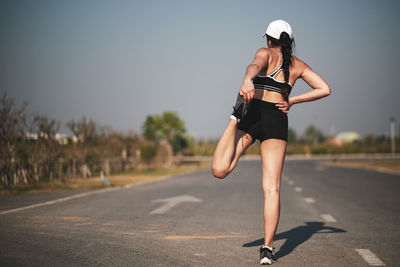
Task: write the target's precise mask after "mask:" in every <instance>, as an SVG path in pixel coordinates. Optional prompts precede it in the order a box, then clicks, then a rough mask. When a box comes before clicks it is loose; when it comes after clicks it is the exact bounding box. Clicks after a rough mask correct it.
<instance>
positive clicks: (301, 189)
mask: <svg viewBox="0 0 400 267" xmlns="http://www.w3.org/2000/svg"><path fill="white" fill-rule="evenodd" d="M294 191H296V192H301V191H303V188H301V187H295V188H294Z"/></svg>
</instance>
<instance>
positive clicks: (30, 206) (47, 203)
mask: <svg viewBox="0 0 400 267" xmlns="http://www.w3.org/2000/svg"><path fill="white" fill-rule="evenodd" d="M117 189H121V188H119V187H114V188H106V189H101V190H95V191H90V192H86V193H81V194H76V195H73V196H69V197H63V198H59V199H55V200H50V201H46V202H42V203H38V204H32V205H29V206H25V207H21V208H16V209H12V210H5V211H1V212H0V215H2V214H8V213H13V212H17V211H21V210H27V209H33V208H37V207H43V206H48V205H52V204H56V203H60V202H64V201H68V200H71V199H76V198H82V197H87V196H90V195H97V194H102V193H106V192H110V191H114V190H117Z"/></svg>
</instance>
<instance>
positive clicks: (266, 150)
mask: <svg viewBox="0 0 400 267" xmlns="http://www.w3.org/2000/svg"><path fill="white" fill-rule="evenodd" d="M285 152H286V141H283V140H279V139H267V140H264V141H263V142H262V143H261V161H262V171H263V175H262V188H263V192H264V245H265V246H269V247H272V243H273V240H274V236H275V232H276V229H277V227H278V222H279V215H280V196H279V194H280V184H281V174H282V168H283V162H284V160H285Z"/></svg>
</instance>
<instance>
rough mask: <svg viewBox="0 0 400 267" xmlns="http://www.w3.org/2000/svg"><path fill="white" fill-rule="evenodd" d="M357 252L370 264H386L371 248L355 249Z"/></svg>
mask: <svg viewBox="0 0 400 267" xmlns="http://www.w3.org/2000/svg"><path fill="white" fill-rule="evenodd" d="M355 251H357V253H358V254H359V255H360V256H361V258H363V259H364V260H365V261H366V262H367V263H368V264H369V265H370V266H385V264H384V263H383V262H382V261H381V260H380V259H379V258H378V257H377V256H376V255H375V254H374V253H373V252H372V251H371V250H369V249H362V248H359V249H355Z"/></svg>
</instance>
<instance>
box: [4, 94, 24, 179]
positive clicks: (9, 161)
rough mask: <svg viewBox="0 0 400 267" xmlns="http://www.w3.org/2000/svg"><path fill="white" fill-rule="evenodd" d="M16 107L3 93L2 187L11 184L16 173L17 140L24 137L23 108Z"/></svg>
mask: <svg viewBox="0 0 400 267" xmlns="http://www.w3.org/2000/svg"><path fill="white" fill-rule="evenodd" d="M26 106H27V104H26V103H24V104H23V105H22V106H21V107H16V106H15V104H14V100H13V99H9V98H8V97H7V94H4V95H3V96H2V97H1V99H0V181H1V186H2V187H7V186H9V185H10V184H11V181H12V180H11V179H12V177H13V176H15V175H16V168H17V166H18V165H19V161H18V158H17V156H16V152H17V151H16V146H17V143H18V140H22V139H23V138H24V128H25V119H26V117H25V114H24V111H25V108H26Z"/></svg>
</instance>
